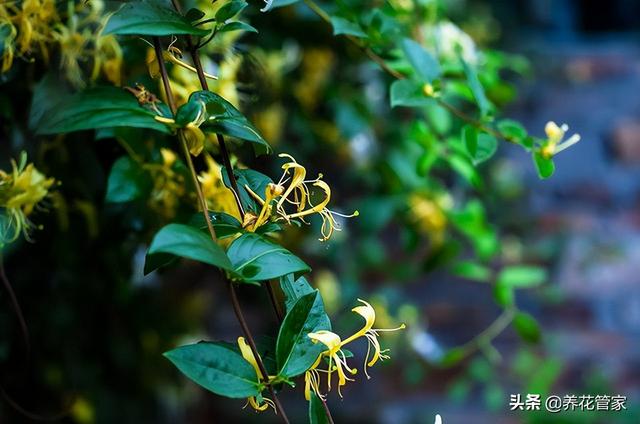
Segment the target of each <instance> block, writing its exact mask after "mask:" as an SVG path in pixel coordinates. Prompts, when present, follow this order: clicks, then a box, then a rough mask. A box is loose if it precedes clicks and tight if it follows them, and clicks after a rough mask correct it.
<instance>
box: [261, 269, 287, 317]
mask: <svg viewBox="0 0 640 424" xmlns="http://www.w3.org/2000/svg"><path fill="white" fill-rule="evenodd" d="M275 284H276V282H275V281H274V280H269V281H267V282H265V287H266V288H267V293H268V294H269V300H270V301H271V306H273V312H275V314H276V318H277V319H278V323H279V324H282V320H283V319H284V314H283V313H282V306H281V305H280V303H278V298H277V297H276V292H275V288H274V286H275Z"/></svg>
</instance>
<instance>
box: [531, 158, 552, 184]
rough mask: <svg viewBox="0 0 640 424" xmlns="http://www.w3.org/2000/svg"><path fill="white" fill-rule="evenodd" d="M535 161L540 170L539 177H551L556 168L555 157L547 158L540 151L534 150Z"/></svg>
mask: <svg viewBox="0 0 640 424" xmlns="http://www.w3.org/2000/svg"><path fill="white" fill-rule="evenodd" d="M533 162H534V163H535V165H536V170H537V171H538V177H540V178H541V179H543V180H544V179H545V178H549V177H550V176H552V175H553V173H554V172H555V170H556V166H555V164H554V163H553V159H547V158H545V157H544V156H543V155H542V154H541V153H540V152H533Z"/></svg>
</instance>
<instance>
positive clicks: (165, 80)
mask: <svg viewBox="0 0 640 424" xmlns="http://www.w3.org/2000/svg"><path fill="white" fill-rule="evenodd" d="M153 47H154V50H155V54H156V59H157V60H158V67H159V69H160V76H161V78H162V84H163V86H164V89H165V94H166V96H167V102H168V103H169V108H170V109H171V112H172V113H173V114H174V115H175V112H176V103H175V99H174V97H173V92H172V90H171V84H170V82H169V74H168V73H167V68H166V65H165V63H164V58H163V56H162V44H161V42H160V38H159V37H153ZM198 63H199V62H198ZM194 64H195V62H194ZM201 72H202V68H201V67H200V71H199V73H201ZM219 137H221V136H219ZM179 138H180V144H181V145H182V150H183V153H184V156H185V160H186V161H187V165H188V167H189V172H190V174H191V177H192V179H193V182H194V185H195V187H196V193H197V196H198V199H199V201H200V205H201V207H202V212H203V215H204V218H205V222H206V223H207V229H208V230H209V234H210V235H211V239H212V240H214V241H216V239H217V237H216V233H215V230H214V228H213V225H212V224H211V220H210V219H209V210H208V208H207V201H206V199H205V198H204V195H203V193H202V189H201V187H200V184H199V182H198V176H197V174H196V171H195V167H194V166H193V161H192V160H191V153H190V152H189V149H188V146H187V143H186V141H185V139H184V136H183V135H182V133H180V134H179ZM219 140H220V139H219ZM223 145H224V140H223V139H222V144H221V146H223ZM221 150H222V149H221ZM224 152H225V153H226V149H225V150H224ZM226 156H227V158H226V161H227V163H230V161H229V158H228V153H227V155H226ZM227 172H228V173H229V174H228V175H229V179H230V181H234V180H235V178H234V177H233V172H231V170H230V168H227ZM226 280H227V284H228V286H229V293H230V295H231V303H232V305H233V311H234V312H235V315H236V318H237V319H238V322H239V323H240V327H241V328H242V332H243V333H244V336H245V338H246V339H247V342H248V343H249V347H250V348H251V352H252V353H253V356H254V357H255V359H256V362H257V364H258V368H259V369H260V372H261V373H262V375H263V376H264V377H265V379H266V380H265V381H264V383H265V385H266V387H267V389H268V390H269V393H270V394H271V397H272V400H273V402H274V404H275V406H276V412H278V413H279V414H280V417H281V418H282V420H283V421H284V422H285V423H286V424H289V419H288V418H287V415H286V412H285V411H284V408H283V407H282V404H281V403H280V400H279V399H278V397H277V395H276V393H275V390H274V389H273V386H272V385H271V384H269V381H268V379H269V374H268V373H267V369H266V367H265V366H264V363H263V361H262V358H261V357H260V353H259V352H258V349H257V347H256V343H255V341H254V339H253V335H252V334H251V330H249V326H248V325H247V321H246V319H245V317H244V314H243V312H242V308H241V307H240V303H239V302H238V296H237V295H236V291H235V288H234V286H233V282H231V281H230V280H229V279H228V278H227V279H226Z"/></svg>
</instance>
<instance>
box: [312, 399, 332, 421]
mask: <svg viewBox="0 0 640 424" xmlns="http://www.w3.org/2000/svg"><path fill="white" fill-rule="evenodd" d="M328 423H329V418H328V417H327V412H326V411H325V410H324V405H323V404H322V400H320V398H319V397H318V395H316V394H315V392H313V391H311V399H310V400H309V424H328Z"/></svg>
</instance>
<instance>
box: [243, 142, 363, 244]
mask: <svg viewBox="0 0 640 424" xmlns="http://www.w3.org/2000/svg"><path fill="white" fill-rule="evenodd" d="M279 157H281V158H286V159H289V162H286V163H285V164H284V165H282V169H283V171H284V172H283V174H282V176H281V177H280V180H279V181H278V182H277V183H271V184H269V185H268V186H267V188H266V189H265V193H264V199H263V198H262V197H260V196H259V195H258V194H256V193H255V192H253V191H252V190H251V188H250V187H248V186H245V189H246V190H247V192H248V193H249V194H250V195H251V196H252V197H253V198H254V199H255V200H256V201H257V202H258V203H259V204H260V206H261V210H260V214H259V215H258V216H257V217H255V219H253V218H254V216H251V217H250V218H251V219H250V221H249V222H248V223H247V224H248V225H247V226H245V228H247V230H248V231H255V229H257V228H258V227H260V226H261V225H263V224H265V223H266V222H267V221H268V220H269V219H270V218H271V217H272V215H274V212H275V218H274V219H275V220H283V221H286V222H287V223H289V222H291V220H294V219H298V220H300V221H301V222H305V223H306V221H305V220H304V218H305V217H307V216H310V215H313V214H318V215H320V217H321V218H322V226H321V229H320V232H321V234H322V238H320V239H319V240H320V241H326V240H329V238H331V235H332V234H333V232H334V231H340V227H339V225H338V223H337V221H336V219H335V216H340V217H344V218H350V217H354V216H358V211H355V212H354V213H352V214H351V215H343V214H340V213H338V212H335V211H332V210H330V209H328V208H327V205H328V204H329V201H330V200H331V187H329V185H328V184H327V183H326V182H324V181H323V180H322V174H319V175H318V177H317V178H315V179H313V180H306V179H305V178H306V175H307V170H306V169H305V168H304V166H302V165H300V164H299V163H298V162H296V160H295V159H294V158H293V156H291V155H288V154H286V153H282V154H280V155H279ZM287 183H288V184H287ZM285 184H286V186H285ZM309 185H311V186H313V187H317V188H319V189H320V191H322V193H323V194H324V196H323V198H322V200H321V201H320V202H318V203H317V204H314V203H312V201H311V192H310V189H309ZM274 202H275V204H274ZM274 206H275V207H274ZM291 206H293V207H294V208H295V211H294V212H288V211H287V207H291Z"/></svg>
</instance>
